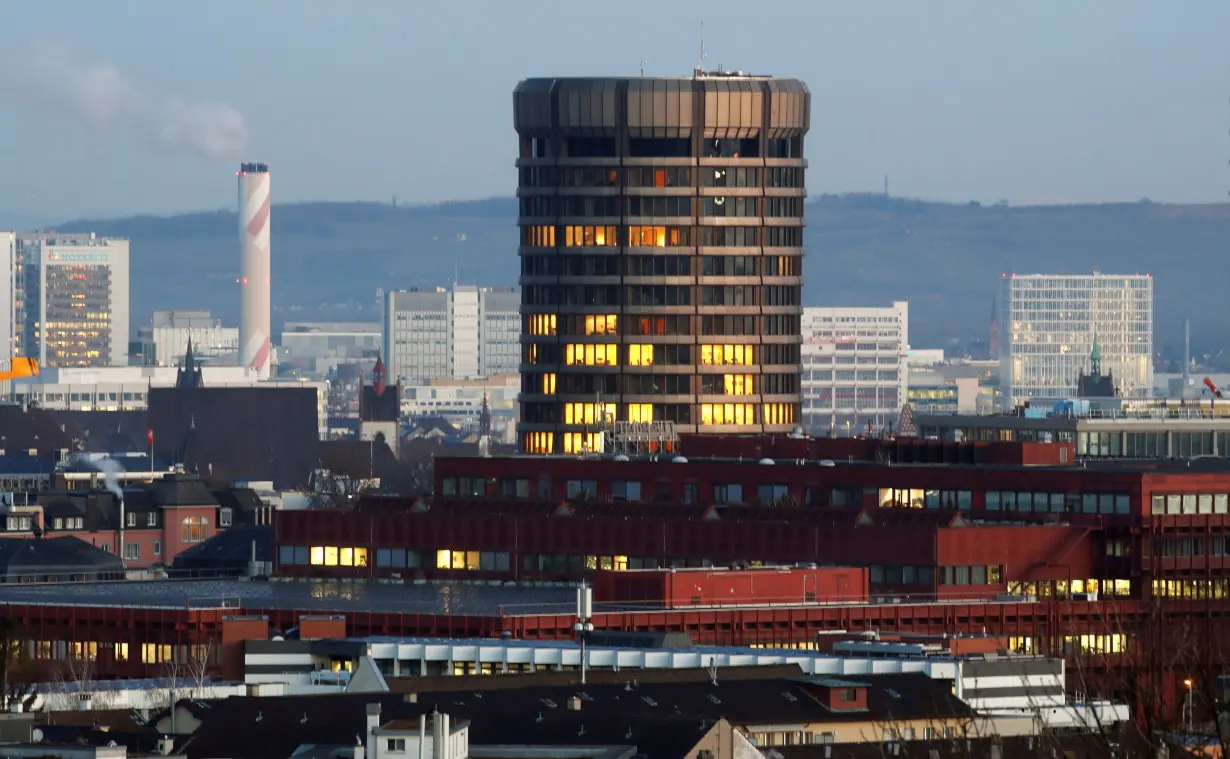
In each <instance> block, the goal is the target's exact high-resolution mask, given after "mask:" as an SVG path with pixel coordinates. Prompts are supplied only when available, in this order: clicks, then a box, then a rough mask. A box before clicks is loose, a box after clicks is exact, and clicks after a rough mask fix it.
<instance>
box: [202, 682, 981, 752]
mask: <svg viewBox="0 0 1230 759" xmlns="http://www.w3.org/2000/svg"><path fill="white" fill-rule="evenodd" d="M858 680H859V682H860V683H861V684H866V685H867V687H868V698H867V709H866V710H858V711H852V712H835V711H831V710H830V709H829V708H828V707H827V705H825V704H824V703H822V701H821V698H820V696H821V690H820V688H821V686H820V685H818V684H817V683H816V682H815V681H812V680H809V679H807V678H794V679H785V678H767V679H759V680H758V679H743V680H737V681H727V682H723V681H722V680H721V678H720V675H719V680H718V682H717V684H713V683H711V682H709V681H707V680H705V681H701V682H639V681H636V682H635V683H633V682H628V683H626V684H623V685H620V684H596V683H593V684H588V685H586V686H584V687H582V686H578V685H566V686H547V687H536V686H530V687H526V688H510V689H508V690H487V691H474V690H457V691H453V692H436V693H427V694H423V695H420V696H417V697H416V699H415V701H414V703H408V702H407V699H406V698H404V697H402V696H397V695H383V694H382V695H380V696H378V697H377V696H372V695H364V694H357V695H339V696H308V697H280V698H279V697H274V698H259V697H253V698H248V697H232V698H228V699H223V700H221V701H213V702H210V703H211V706H212V708H211V709H210V710H209V712H208V715H207V716H206V717H205V719H204V721H203V722H202V725H201V727H200V729H198V731H197V734H196V736H195V738H194V740H193V741H192V742H191V743H190V744H189V745H188V746H187V753H188V756H189V758H190V759H197V758H198V757H200V758H202V759H204V758H205V757H218V756H227V757H232V758H233V759H249V757H251V758H252V759H255V758H256V757H265V756H288V755H289V754H290V753H291V752H292V751H293V750H294V749H295V748H296V747H297V746H299V745H301V744H304V743H315V744H347V743H353V740H354V734H355V731H356V729H357V728H358V727H359V726H361V725H363V724H364V715H365V712H366V706H367V704H369V703H379V704H380V705H381V722H382V723H385V722H388V721H391V720H396V719H412V720H416V719H417V718H418V717H419V715H421V714H426V713H431V712H432V711H435V710H438V711H439V712H441V713H445V714H448V715H450V716H452V717H454V718H456V719H468V720H470V722H471V728H470V742H471V743H472V744H476V745H484V744H505V745H508V744H529V745H544V744H558V745H595V744H624V745H636V746H637V748H638V749H639V751H640V753H642V754H645V755H647V756H650V757H663V759H666V757H679V756H682V753H673V752H683V751H686V750H687V749H688V748H690V747H691V746H692V745H695V743H696V742H697V741H698V740H699V739H700V737H701V736H702V735H703V734H704V733H705V732H706V731H707V730H708V728H710V727H712V726H713V724H714V723H715V722H716V721H717V720H718V719H721V718H725V719H727V720H729V721H730V722H731V723H733V724H736V725H741V724H799V723H809V722H810V723H824V722H828V723H835V722H866V721H888V722H891V721H896V720H905V719H915V718H917V719H927V718H936V717H943V718H955V717H968V716H972V715H973V712H972V711H971V710H970V709H969V707H968V706H966V705H965V704H964V703H963V702H961V701H960V700H958V699H957V698H956V697H955V696H953V695H952V686H951V683H949V682H946V681H942V680H934V679H932V678H930V677H928V676H927V675H925V674H909V675H869V676H865V677H860V678H858ZM573 697H576V698H579V699H580V709H579V710H577V711H574V710H572V709H569V708H568V703H569V700H570V699H572V698H573ZM582 728H584V729H582ZM672 734H674V735H675V737H676V740H675V741H674V742H670V743H669V744H666V745H655V743H656V742H657V741H659V740H669V739H667V738H664V737H663V736H669V735H672Z"/></svg>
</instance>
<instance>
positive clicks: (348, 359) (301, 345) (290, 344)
mask: <svg viewBox="0 0 1230 759" xmlns="http://www.w3.org/2000/svg"><path fill="white" fill-rule="evenodd" d="M379 350H380V322H287V323H286V326H285V327H283V328H282V342H281V345H280V346H279V350H278V361H279V362H280V364H281V365H282V366H283V367H286V366H291V367H294V368H295V369H297V370H299V371H300V372H304V373H307V374H310V375H313V376H320V377H323V376H326V375H328V374H329V372H330V370H332V369H333V367H335V366H337V365H338V364H347V363H354V362H357V361H361V360H363V359H367V358H370V357H372V356H375V355H376V353H377V352H378V351H379Z"/></svg>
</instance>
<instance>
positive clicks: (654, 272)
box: [521, 255, 803, 277]
mask: <svg viewBox="0 0 1230 759" xmlns="http://www.w3.org/2000/svg"><path fill="white" fill-rule="evenodd" d="M695 260H697V258H696V257H695V256H632V255H625V256H594V255H586V256H571V255H546V256H543V255H538V256H534V255H523V256H522V257H521V274H522V276H526V277H618V276H620V275H621V274H622V275H623V276H629V277H690V276H692V273H693V261H695ZM699 261H700V264H699V274H700V275H701V276H704V277H754V276H761V275H763V276H766V277H797V276H799V275H800V274H802V270H803V267H802V263H803V261H802V257H801V256H701V257H700V258H699ZM621 264H622V266H621ZM621 268H622V271H621Z"/></svg>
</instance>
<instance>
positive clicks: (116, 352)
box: [17, 232, 128, 367]
mask: <svg viewBox="0 0 1230 759" xmlns="http://www.w3.org/2000/svg"><path fill="white" fill-rule="evenodd" d="M17 252H18V257H19V259H20V261H21V265H22V278H23V280H24V281H23V289H24V293H23V296H24V303H23V304H22V309H21V312H22V313H21V320H20V321H21V324H22V331H23V334H22V343H23V345H22V348H23V351H24V353H25V355H28V356H32V357H34V358H37V359H38V360H39V363H40V364H42V365H43V366H45V367H68V366H127V365H128V241H127V240H122V239H111V238H102V237H97V236H95V235H94V234H93V233H88V234H60V233H57V232H38V233H34V234H31V235H29V236H22V237H19V238H18V240H17Z"/></svg>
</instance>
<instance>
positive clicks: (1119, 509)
mask: <svg viewBox="0 0 1230 759" xmlns="http://www.w3.org/2000/svg"><path fill="white" fill-rule="evenodd" d="M1115 513H1116V514H1131V513H1132V498H1131V496H1126V495H1117V496H1115Z"/></svg>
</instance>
